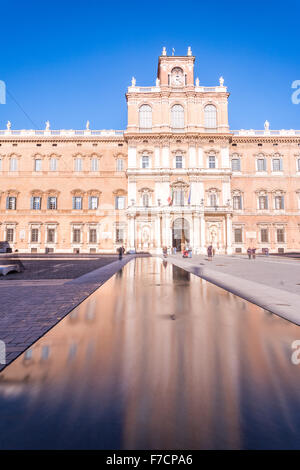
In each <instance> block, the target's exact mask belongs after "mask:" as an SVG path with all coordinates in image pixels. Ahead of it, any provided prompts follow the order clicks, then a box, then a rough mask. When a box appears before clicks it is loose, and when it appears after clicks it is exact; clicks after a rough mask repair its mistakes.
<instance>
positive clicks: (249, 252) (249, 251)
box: [247, 246, 252, 259]
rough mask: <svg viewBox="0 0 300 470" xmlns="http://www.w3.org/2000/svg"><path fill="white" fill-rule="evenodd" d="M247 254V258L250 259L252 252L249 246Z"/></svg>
mask: <svg viewBox="0 0 300 470" xmlns="http://www.w3.org/2000/svg"><path fill="white" fill-rule="evenodd" d="M247 253H248V258H249V259H251V255H252V250H251V248H250V246H249V248H248V250H247Z"/></svg>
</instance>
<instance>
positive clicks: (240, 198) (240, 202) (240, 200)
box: [239, 196, 242, 209]
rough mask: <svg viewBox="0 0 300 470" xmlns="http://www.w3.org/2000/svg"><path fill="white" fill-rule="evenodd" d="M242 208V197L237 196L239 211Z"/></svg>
mask: <svg viewBox="0 0 300 470" xmlns="http://www.w3.org/2000/svg"><path fill="white" fill-rule="evenodd" d="M241 208H242V196H239V209H241Z"/></svg>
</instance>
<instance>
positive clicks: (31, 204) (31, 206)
mask: <svg viewBox="0 0 300 470" xmlns="http://www.w3.org/2000/svg"><path fill="white" fill-rule="evenodd" d="M30 209H31V210H32V209H33V197H31V198H30Z"/></svg>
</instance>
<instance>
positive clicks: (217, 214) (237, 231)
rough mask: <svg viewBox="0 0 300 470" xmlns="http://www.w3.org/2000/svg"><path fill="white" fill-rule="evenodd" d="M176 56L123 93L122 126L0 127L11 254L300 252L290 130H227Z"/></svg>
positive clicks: (4, 221)
mask: <svg viewBox="0 0 300 470" xmlns="http://www.w3.org/2000/svg"><path fill="white" fill-rule="evenodd" d="M194 61H195V57H193V56H192V52H191V49H190V48H188V52H187V55H186V56H173V55H172V56H168V55H167V53H166V50H165V48H164V49H163V52H162V55H161V56H160V57H159V61H158V73H157V79H156V82H155V85H154V86H148V87H140V86H137V84H136V80H135V78H132V84H131V86H130V87H129V88H128V91H127V93H126V99H127V105H128V126H127V129H126V130H125V131H124V132H123V131H113V130H112V131H95V130H91V129H90V128H89V123H87V128H86V129H85V130H79V131H74V130H51V128H50V123H49V122H47V123H46V129H45V130H44V131H39V130H21V131H17V130H12V129H11V125H10V123H8V125H7V129H6V130H3V131H0V181H1V187H0V193H1V201H0V234H1V235H0V238H1V240H3V241H4V240H6V241H8V242H9V244H10V245H11V247H12V249H13V250H15V249H18V250H19V251H20V252H45V251H46V252H47V251H48V252H57V253H59V252H78V251H79V252H82V253H89V252H94V253H108V252H112V251H113V252H114V251H115V250H116V248H117V247H118V246H120V245H121V244H123V245H124V246H125V247H126V248H127V249H128V250H137V251H141V250H143V251H150V252H153V253H155V252H159V253H160V252H161V248H162V246H167V247H169V248H171V247H176V248H177V249H182V248H183V247H184V246H189V247H191V248H192V249H193V251H194V252H195V253H204V252H206V249H207V246H208V244H211V243H212V244H213V245H214V247H215V249H216V252H219V253H228V254H230V253H232V252H237V253H238V252H245V251H246V250H247V247H248V246H249V245H250V246H255V247H257V248H258V251H261V250H262V249H264V248H269V250H270V251H272V252H283V251H291V250H299V249H300V218H299V215H300V131H295V130H289V131H286V130H280V131H273V130H270V127H269V123H268V122H267V121H266V123H265V127H264V130H262V131H255V130H248V131H246V130H240V131H231V130H230V129H229V124H228V111H227V102H228V97H229V93H228V91H227V88H226V87H225V86H224V80H223V78H222V77H221V78H220V79H219V85H218V86H213V87H206V86H202V85H200V83H199V79H198V78H196V80H195V78H194Z"/></svg>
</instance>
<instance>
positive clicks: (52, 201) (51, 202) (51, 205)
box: [47, 196, 57, 210]
mask: <svg viewBox="0 0 300 470" xmlns="http://www.w3.org/2000/svg"><path fill="white" fill-rule="evenodd" d="M47 207H48V209H49V210H55V209H57V198H56V196H50V197H48V203H47Z"/></svg>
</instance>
